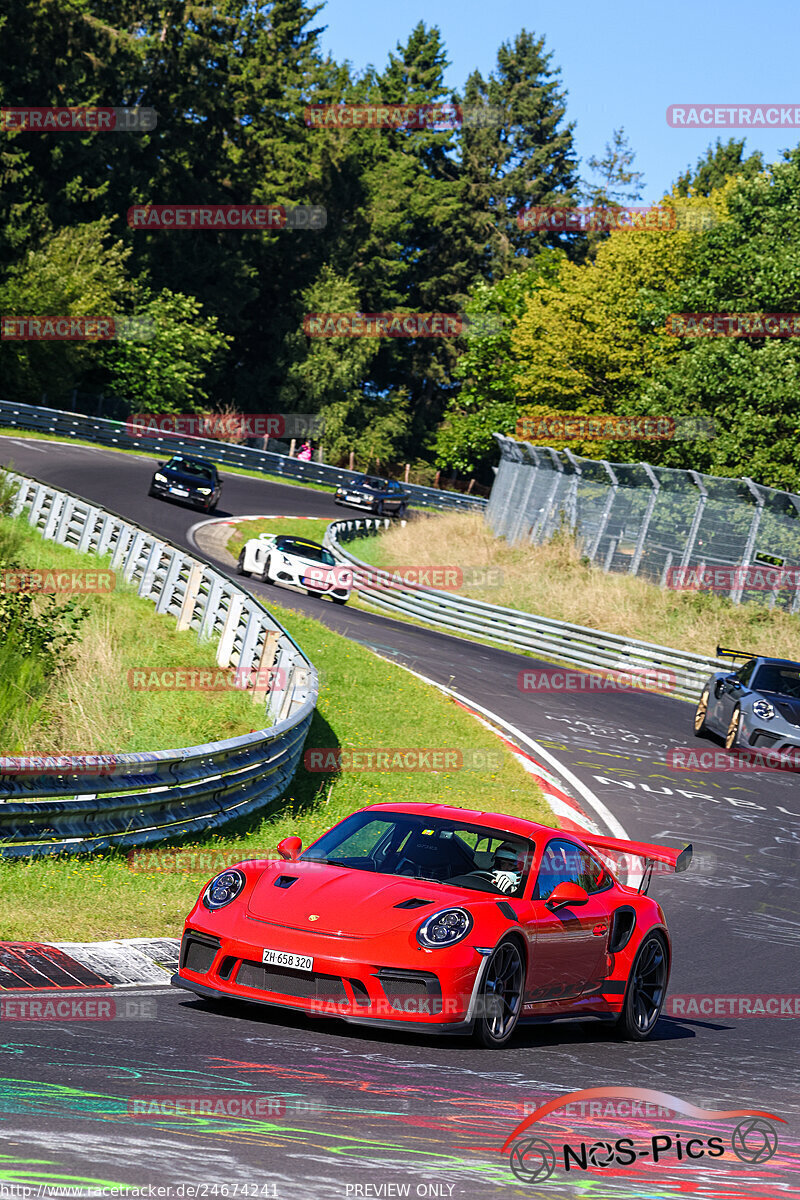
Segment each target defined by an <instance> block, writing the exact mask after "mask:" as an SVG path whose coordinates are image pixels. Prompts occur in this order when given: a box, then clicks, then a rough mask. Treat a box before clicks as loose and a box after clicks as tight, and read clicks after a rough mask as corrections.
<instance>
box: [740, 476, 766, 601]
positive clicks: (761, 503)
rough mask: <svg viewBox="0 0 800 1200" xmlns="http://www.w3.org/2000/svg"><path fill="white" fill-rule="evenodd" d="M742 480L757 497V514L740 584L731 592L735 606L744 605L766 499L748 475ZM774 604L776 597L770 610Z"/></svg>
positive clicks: (748, 543) (746, 547)
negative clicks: (745, 587)
mask: <svg viewBox="0 0 800 1200" xmlns="http://www.w3.org/2000/svg"><path fill="white" fill-rule="evenodd" d="M742 478H743V479H744V481H745V483H746V484H747V486H748V488H749V489H750V494H751V496H754V497H755V501H756V509H755V512H754V513H753V519H752V521H751V522H750V528H749V530H748V531H747V541H746V542H745V547H744V554H743V555H742V561H741V564H740V566H741V571H740V573H739V579H738V582H736V583H734V585H733V587H732V588H731V591H730V598H731V600H732V601H733V603H734V604H741V603H742V592H743V591H744V579H745V576H746V574H747V568H748V567H749V566H750V563H751V562H752V561H753V551H754V549H755V545H756V537H757V536H758V527H759V525H760V524H761V515H762V513H763V512H764V497H763V496H762V495H761V492H760V491H759V489H758V485H757V484H755V483H753V481H752V479H749V478H748V477H747V475H744V476H742ZM774 604H775V597H774V596H773V598H772V604H771V605H770V608H772V607H774Z"/></svg>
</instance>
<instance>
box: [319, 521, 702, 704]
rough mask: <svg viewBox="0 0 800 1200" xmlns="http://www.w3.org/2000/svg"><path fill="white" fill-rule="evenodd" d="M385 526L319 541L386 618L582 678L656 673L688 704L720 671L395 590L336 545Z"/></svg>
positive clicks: (506, 612)
mask: <svg viewBox="0 0 800 1200" xmlns="http://www.w3.org/2000/svg"><path fill="white" fill-rule="evenodd" d="M389 524H390V522H389V520H388V519H385V518H384V519H383V520H381V519H372V518H362V519H360V520H351V521H336V522H334V523H333V524H332V525H329V526H328V529H327V531H326V534H325V545H326V546H327V547H328V549H329V550H330V551H331V553H332V554H333V555H334V556H335V557H336V558H337V559H338V561H339V562H341V563H343V564H347V565H348V566H350V567H352V568H353V572H354V586H355V588H356V589H357V591H358V594H359V595H360V596H362V597H363V598H364V599H365V600H368V601H369V603H370V604H374V605H376V606H377V607H379V608H382V609H385V610H386V611H388V612H396V613H400V614H404V615H406V616H412V617H415V618H416V619H417V620H420V621H424V622H425V623H426V624H429V625H436V626H439V627H441V628H444V629H448V630H450V631H451V632H453V633H459V634H462V635H463V636H466V637H470V636H472V637H475V638H482V639H485V640H486V641H490V642H497V643H499V644H500V645H503V646H510V647H511V648H513V649H514V650H522V651H528V652H530V653H531V654H534V655H536V656H538V657H541V658H545V659H551V660H553V661H556V662H560V663H568V664H570V665H574V666H577V667H582V668H584V669H587V670H601V671H605V672H612V671H613V672H621V673H625V672H630V673H636V672H643V671H647V672H648V673H649V672H654V673H655V674H656V676H659V675H660V676H661V679H662V681H663V687H658V688H657V689H656V690H659V691H665V692H669V693H670V694H672V695H678V696H681V697H683V698H684V699H687V700H696V699H697V696H698V694H699V692H700V689H701V687H702V685H703V683H704V682H705V680H706V679H707V678H708V676H709V675H710V674H711V673H712V672H713V671H718V670H719V669H720V667H724V666H725V665H726V664H725V663H723V662H722V661H721V660H720V659H717V658H706V657H705V656H704V655H702V654H692V653H691V652H690V651H684V650H674V649H672V648H670V647H669V646H658V645H656V644H655V643H652V642H641V641H638V640H637V639H635V638H628V637H623V636H621V635H620V634H616V633H603V632H602V631H599V630H597V629H589V628H588V627H587V626H584V625H572V624H569V623H568V622H566V621H555V620H552V619H551V618H550V617H539V616H536V615H534V614H532V613H526V612H522V611H520V610H519V609H515V608H501V607H499V606H498V605H494V604H487V603H485V602H484V601H482V600H473V599H470V598H469V597H467V596H460V595H454V594H451V593H448V592H442V591H438V590H436V589H435V588H429V587H423V586H420V585H415V584H403V585H402V586H398V585H397V584H396V583H395V582H393V581H392V579H391V568H385V569H384V570H381V568H378V567H374V566H371V565H370V564H369V563H365V562H362V561H361V560H360V559H358V558H356V557H355V556H354V555H352V554H350V553H349V552H348V551H347V550H345V549H343V547H342V542H349V541H352V540H353V539H355V538H359V537H368V536H369V535H370V534H373V533H376V532H377V531H378V530H379V529H383V528H388V526H389ZM648 687H649V683H648Z"/></svg>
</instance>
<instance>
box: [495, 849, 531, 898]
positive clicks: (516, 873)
mask: <svg viewBox="0 0 800 1200" xmlns="http://www.w3.org/2000/svg"><path fill="white" fill-rule="evenodd" d="M521 857H522V856H521V854H520V852H519V851H518V850H517V849H516V848H515V847H514V846H512V845H511V843H510V842H503V844H502V845H501V846H498V847H497V849H496V850H495V852H494V856H493V858H492V883H493V884H494V886H495V887H497V888H499V889H500V891H501V892H516V890H517V888H518V887H519V885H520V883H521V881H522V871H523V868H524V863H521V862H520V858H521Z"/></svg>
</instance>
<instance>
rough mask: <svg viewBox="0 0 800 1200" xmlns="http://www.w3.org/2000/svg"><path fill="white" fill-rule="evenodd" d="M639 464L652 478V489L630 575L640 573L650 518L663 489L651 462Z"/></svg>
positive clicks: (637, 539)
mask: <svg viewBox="0 0 800 1200" xmlns="http://www.w3.org/2000/svg"><path fill="white" fill-rule="evenodd" d="M639 466H640V467H642V469H643V470H644V471H645V472H646V474H647V478H648V479H649V480H650V487H651V489H652V490H651V492H650V495H649V496H648V498H647V507H646V508H645V510H644V517H643V518H642V524H641V526H640V528H639V534H638V537H637V538H636V549H635V550H634V552H633V558H632V559H631V569H630V571H629V572H628V574H630V575H638V574H639V567H640V565H641V561H642V555H643V554H644V543H645V539H646V537H647V531H648V529H649V528H650V519H651V517H652V515H653V511H654V509H655V507H656V500H657V499H658V493H659V492H660V491H661V483H660V481H659V479H658V478H657V477H656V473H655V471H654V470H653V468H652V467H651V466H650V464H649V463H644V462H643V463H639ZM671 561H672V560H671V559H670V562H671Z"/></svg>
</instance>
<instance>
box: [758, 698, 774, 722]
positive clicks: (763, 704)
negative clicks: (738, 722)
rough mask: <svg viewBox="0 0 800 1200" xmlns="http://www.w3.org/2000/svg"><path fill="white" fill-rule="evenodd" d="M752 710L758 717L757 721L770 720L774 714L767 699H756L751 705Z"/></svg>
mask: <svg viewBox="0 0 800 1200" xmlns="http://www.w3.org/2000/svg"><path fill="white" fill-rule="evenodd" d="M753 712H754V713H755V715H756V716H757V717H758V719H759V721H771V720H772V718H773V717H774V716H775V709H774V708H773V707H772V705H771V704H770V702H769V700H756V702H755V704H754V705H753Z"/></svg>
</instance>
